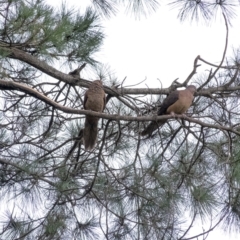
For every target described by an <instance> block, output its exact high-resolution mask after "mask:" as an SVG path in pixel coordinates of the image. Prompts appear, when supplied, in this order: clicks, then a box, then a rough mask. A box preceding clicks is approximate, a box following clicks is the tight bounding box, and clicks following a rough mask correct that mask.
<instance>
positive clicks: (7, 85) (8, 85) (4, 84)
mask: <svg viewBox="0 0 240 240" xmlns="http://www.w3.org/2000/svg"><path fill="white" fill-rule="evenodd" d="M239 88H240V87H239ZM0 89H6V90H19V91H22V92H25V93H27V94H29V95H31V96H34V97H35V98H38V99H40V100H42V101H43V102H45V103H47V104H48V105H50V106H52V107H54V108H56V109H58V110H60V111H62V112H65V113H70V114H79V115H81V114H84V115H90V116H96V117H100V118H104V119H112V120H116V121H120V120H123V121H137V122H144V121H158V120H161V119H171V118H173V116H172V115H163V116H150V117H149V116H148V117H146V116H122V115H109V114H104V113H98V112H94V111H87V110H82V109H73V108H70V107H65V106H62V105H61V104H58V103H57V102H55V101H53V100H52V99H50V98H48V97H46V96H45V95H43V94H42V93H40V92H38V91H36V90H35V89H33V88H30V87H28V86H27V85H25V84H20V83H16V82H13V81H3V80H0ZM218 89H219V88H218ZM208 90H209V89H208ZM210 92H211V89H210ZM176 117H177V118H183V119H185V120H187V121H189V122H193V123H197V124H199V125H201V126H203V127H209V128H215V129H220V130H226V131H231V132H233V133H235V134H237V135H240V132H238V131H235V130H233V129H232V128H231V127H225V126H221V125H215V124H209V123H204V122H202V121H200V120H197V119H194V118H190V117H187V116H184V115H176Z"/></svg>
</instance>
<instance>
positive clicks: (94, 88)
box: [83, 80, 106, 150]
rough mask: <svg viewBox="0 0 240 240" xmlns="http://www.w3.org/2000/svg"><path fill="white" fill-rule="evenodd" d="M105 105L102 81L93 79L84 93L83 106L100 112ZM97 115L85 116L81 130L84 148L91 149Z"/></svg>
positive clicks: (96, 128) (95, 130)
mask: <svg viewBox="0 0 240 240" xmlns="http://www.w3.org/2000/svg"><path fill="white" fill-rule="evenodd" d="M105 105H106V96H105V92H104V90H103V85H102V81H100V80H96V81H93V82H92V84H91V85H90V86H89V89H88V90H87V91H86V93H85V95H84V103H83V107H84V109H86V110H92V111H95V112H102V111H103V110H104V108H105ZM98 120H99V117H94V116H86V119H85V126H84V131H83V142H84V146H85V150H91V149H93V147H94V145H95V143H96V140H97V133H98Z"/></svg>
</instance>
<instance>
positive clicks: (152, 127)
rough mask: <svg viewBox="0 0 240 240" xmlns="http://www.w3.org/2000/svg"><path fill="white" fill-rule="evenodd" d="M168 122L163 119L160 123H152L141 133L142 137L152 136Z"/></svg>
mask: <svg viewBox="0 0 240 240" xmlns="http://www.w3.org/2000/svg"><path fill="white" fill-rule="evenodd" d="M166 121H167V119H166V120H165V119H163V120H160V121H157V122H156V121H152V122H151V123H150V124H149V125H148V126H147V127H146V128H145V129H144V130H143V131H142V132H141V135H142V136H146V135H148V136H151V135H152V133H153V132H154V131H155V130H156V129H158V128H159V127H160V126H162V125H163V124H164V123H165V122H166Z"/></svg>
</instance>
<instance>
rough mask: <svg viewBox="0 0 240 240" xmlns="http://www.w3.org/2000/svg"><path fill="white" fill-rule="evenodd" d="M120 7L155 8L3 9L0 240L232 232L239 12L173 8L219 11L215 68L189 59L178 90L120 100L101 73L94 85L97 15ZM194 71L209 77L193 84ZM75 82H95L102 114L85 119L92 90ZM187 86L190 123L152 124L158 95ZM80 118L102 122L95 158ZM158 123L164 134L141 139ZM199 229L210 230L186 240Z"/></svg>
mask: <svg viewBox="0 0 240 240" xmlns="http://www.w3.org/2000/svg"><path fill="white" fill-rule="evenodd" d="M120 3H125V4H126V6H127V8H128V9H130V11H135V12H136V13H142V12H146V11H148V10H154V9H155V8H156V7H157V6H158V7H161V5H159V4H158V1H155V0H152V1H149V0H148V1H147V0H145V1H143V0H142V1H137V0H135V1H131V2H130V1H119V2H117V3H116V1H111V0H108V1H107V0H94V1H93V4H94V6H95V7H96V10H93V8H90V7H89V8H87V9H86V11H85V13H79V12H78V11H76V10H75V9H74V10H73V9H68V8H67V6H66V5H64V4H63V5H62V6H61V8H60V9H55V8H53V7H50V6H49V5H48V4H47V3H46V1H43V0H31V1H23V0H17V1H15V0H3V1H1V6H0V56H1V59H0V61H1V65H0V90H1V91H0V96H1V102H0V104H1V107H0V186H1V188H0V196H1V197H0V205H1V208H0V209H1V210H0V236H1V237H0V238H1V239H51V240H52V239H193V238H197V237H207V235H208V233H209V232H210V231H212V230H213V229H215V228H216V227H217V226H222V227H225V228H228V229H230V230H232V229H233V228H235V229H238V228H239V221H240V209H239V203H240V190H239V189H240V160H239V159H240V158H239V156H240V151H239V136H240V130H239V118H240V116H239V113H238V112H239V107H238V102H239V97H238V95H239V91H240V86H239V85H240V83H239V65H240V62H239V55H238V51H237V50H236V51H235V52H236V55H235V56H233V58H232V60H231V61H228V62H227V61H226V48H227V45H228V41H227V40H228V32H229V29H228V26H229V24H230V21H231V18H232V17H233V16H234V11H235V9H238V3H237V2H236V3H235V4H233V2H232V1H219V0H218V1H209V2H207V1H201V0H195V1H194V0H193V1H188V0H176V1H171V4H172V6H173V7H177V8H178V9H180V10H179V18H180V20H189V18H190V20H192V19H197V20H198V19H204V20H206V21H211V20H212V18H213V17H215V16H216V14H218V13H219V11H220V12H221V14H222V18H223V19H224V21H225V25H226V32H227V34H226V46H225V50H224V52H223V56H222V61H221V62H220V64H219V65H214V64H212V63H209V62H208V61H207V60H205V59H203V58H201V57H200V56H197V57H196V59H195V60H194V67H193V70H192V72H191V73H190V74H189V76H188V77H187V79H186V80H185V81H184V82H183V83H179V82H177V81H174V82H173V83H172V84H171V85H170V86H169V87H168V88H163V89H161V88H156V89H149V88H124V87H122V86H123V85H122V82H120V81H119V80H116V79H111V78H110V79H109V78H108V72H100V74H99V76H98V75H97V72H98V69H99V67H101V59H99V58H97V55H96V54H95V53H97V52H98V51H100V49H101V46H102V43H103V41H104V33H103V29H102V27H101V24H100V19H99V16H98V14H99V13H103V14H105V15H106V16H109V17H111V14H114V13H115V12H116V11H117V9H118V6H119V4H120ZM202 62H204V63H206V64H207V65H208V67H209V72H208V73H207V74H206V75H202V74H201V75H198V74H196V69H197V68H198V66H199V64H200V63H202ZM83 71H84V73H85V74H86V73H89V75H95V77H97V78H101V79H102V80H103V82H104V90H105V92H106V94H107V104H106V109H105V110H104V113H96V112H91V111H87V110H83V99H84V93H85V91H86V89H87V87H88V86H89V84H90V83H91V81H89V80H90V79H84V78H83V75H84V74H82V72H83ZM189 83H191V84H194V85H195V86H196V87H197V93H196V96H195V100H194V103H193V106H192V107H191V108H190V109H189V112H188V115H187V116H178V118H173V117H172V116H168V115H167V116H160V117H156V116H155V114H156V112H157V109H158V108H159V107H160V106H161V103H162V100H163V99H164V98H165V97H166V95H167V94H169V93H170V92H171V91H173V90H175V89H176V88H179V87H185V86H187V85H188V84H189ZM152 94H154V95H158V96H160V97H159V101H156V102H154V101H150V98H149V96H151V95H152ZM140 96H141V97H140ZM85 115H93V116H98V117H100V118H101V120H100V121H99V125H98V127H99V132H98V140H97V143H96V146H95V148H94V149H93V150H92V151H85V150H84V147H83V139H82V137H83V128H84V119H85ZM161 118H168V122H167V123H166V124H165V125H163V126H162V127H161V128H160V129H159V130H158V131H156V132H154V133H153V135H152V136H150V137H148V138H146V139H145V138H142V137H141V136H140V134H139V132H141V130H142V129H143V128H144V126H146V125H147V124H148V122H149V121H151V120H153V121H155V120H157V119H161ZM186 214H189V216H186ZM199 219H200V220H202V221H204V220H206V221H208V222H209V223H210V224H209V228H208V229H205V230H203V231H201V232H199V233H196V234H195V235H190V234H189V231H190V229H191V228H192V226H193V225H194V224H195V223H196V222H198V221H199Z"/></svg>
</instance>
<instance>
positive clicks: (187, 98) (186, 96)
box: [141, 85, 197, 136]
mask: <svg viewBox="0 0 240 240" xmlns="http://www.w3.org/2000/svg"><path fill="white" fill-rule="evenodd" d="M196 90H197V89H196V87H195V86H194V85H189V86H187V87H186V89H184V90H175V91H173V92H171V93H170V94H169V95H168V96H167V97H166V98H165V99H164V101H163V103H162V105H161V107H160V109H159V110H158V113H157V115H158V116H161V115H165V114H171V115H174V114H183V113H185V112H186V111H187V110H188V108H189V107H190V106H191V105H192V102H193V99H194V93H195V92H196ZM166 121H167V119H162V120H158V121H152V122H151V123H150V124H149V125H148V126H147V127H146V128H145V129H144V130H143V131H142V132H141V135H142V136H146V135H148V136H151V134H152V133H153V132H154V131H155V130H156V129H157V128H159V127H160V126H161V125H163V124H164V123H165V122H166Z"/></svg>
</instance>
